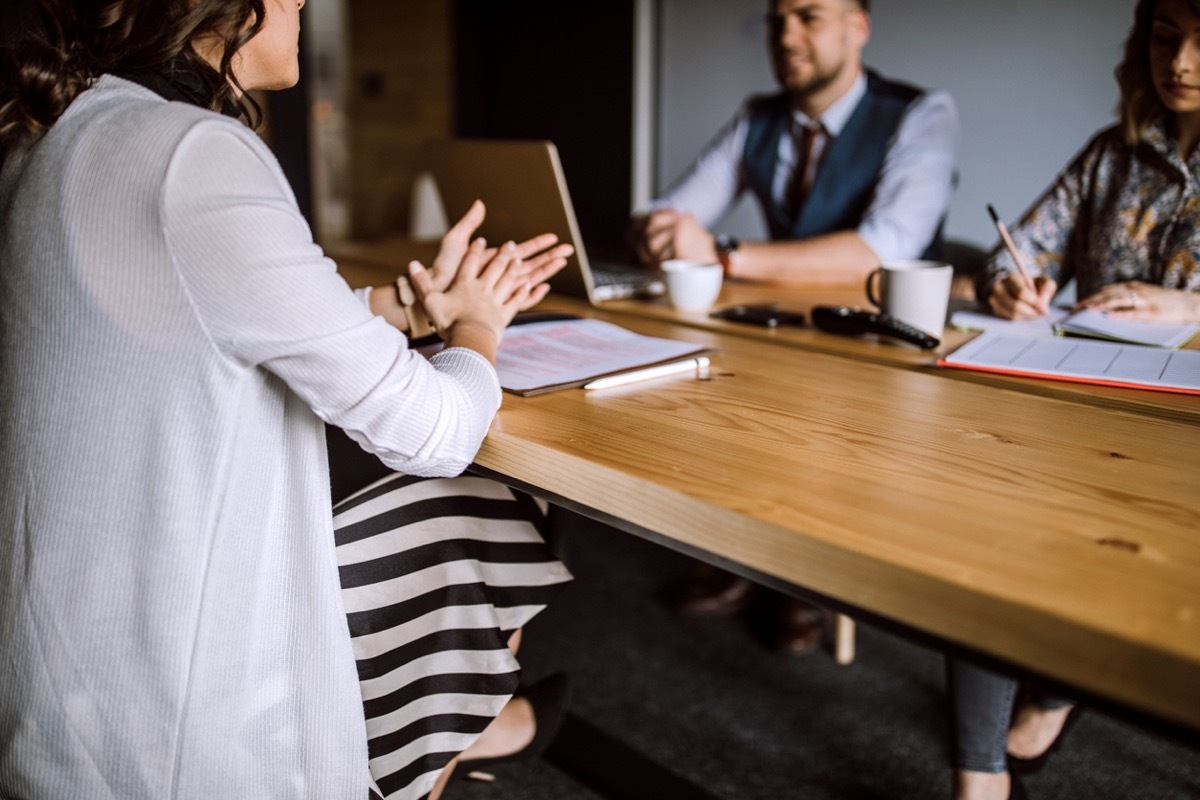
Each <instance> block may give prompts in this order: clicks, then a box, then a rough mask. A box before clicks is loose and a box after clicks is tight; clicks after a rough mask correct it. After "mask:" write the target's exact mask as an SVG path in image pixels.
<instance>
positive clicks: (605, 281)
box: [591, 264, 663, 294]
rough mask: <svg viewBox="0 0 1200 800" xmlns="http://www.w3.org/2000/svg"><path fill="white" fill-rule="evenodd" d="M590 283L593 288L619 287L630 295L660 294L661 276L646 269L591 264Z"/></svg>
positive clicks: (661, 287)
mask: <svg viewBox="0 0 1200 800" xmlns="http://www.w3.org/2000/svg"><path fill="white" fill-rule="evenodd" d="M591 270H592V283H593V285H595V286H603V287H621V288H626V289H628V291H629V293H630V294H661V293H662V291H663V283H662V276H661V275H659V274H658V273H657V272H654V271H652V270H648V269H638V268H636V267H630V266H623V265H619V264H611V265H602V264H592V265H591Z"/></svg>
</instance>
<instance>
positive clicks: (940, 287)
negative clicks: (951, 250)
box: [867, 261, 954, 339]
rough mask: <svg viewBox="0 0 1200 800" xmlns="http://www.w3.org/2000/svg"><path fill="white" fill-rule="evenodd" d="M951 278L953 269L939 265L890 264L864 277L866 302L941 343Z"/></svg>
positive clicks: (942, 263)
mask: <svg viewBox="0 0 1200 800" xmlns="http://www.w3.org/2000/svg"><path fill="white" fill-rule="evenodd" d="M953 278H954V267H952V266H950V265H949V264H947V263H945V262H942V261H889V262H887V263H884V264H881V265H880V266H879V268H878V269H876V270H875V271H874V272H872V273H871V274H870V275H868V276H867V299H868V300H870V301H871V302H872V303H874V304H875V305H876V306H878V307H879V309H880V310H881V311H883V313H885V314H887V315H888V316H891V317H895V318H896V319H898V320H901V321H902V322H907V323H908V324H909V325H913V326H915V327H917V328H920V329H921V330H923V331H925V332H926V333H929V334H931V335H933V336H936V337H937V338H939V339H940V338H942V333H943V332H944V331H945V328H946V310H947V308H948V306H949V304H950V282H951V281H952V280H953ZM876 279H878V280H876ZM877 282H878V284H879V291H878V293H876V291H875V284H876V283H877Z"/></svg>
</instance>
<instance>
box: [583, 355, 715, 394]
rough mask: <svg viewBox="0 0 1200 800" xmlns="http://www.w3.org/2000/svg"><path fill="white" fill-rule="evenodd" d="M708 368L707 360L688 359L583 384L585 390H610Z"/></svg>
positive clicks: (702, 358)
mask: <svg viewBox="0 0 1200 800" xmlns="http://www.w3.org/2000/svg"><path fill="white" fill-rule="evenodd" d="M707 366H708V358H706V357H705V356H700V357H699V358H689V359H688V360H687V361H676V362H674V363H672V364H660V365H659V366H657V367H647V368H646V369H635V370H633V371H632V372H622V373H621V374H620V375H609V376H608V377H607V378H597V379H596V380H594V381H590V382H589V383H585V384H584V385H583V388H585V389H611V388H612V387H614V386H624V385H625V384H627V383H633V382H634V381H644V380H648V379H650V378H662V377H665V376H667V375H678V374H679V373H681V372H696V371H699V370H701V369H704V368H705V367H707Z"/></svg>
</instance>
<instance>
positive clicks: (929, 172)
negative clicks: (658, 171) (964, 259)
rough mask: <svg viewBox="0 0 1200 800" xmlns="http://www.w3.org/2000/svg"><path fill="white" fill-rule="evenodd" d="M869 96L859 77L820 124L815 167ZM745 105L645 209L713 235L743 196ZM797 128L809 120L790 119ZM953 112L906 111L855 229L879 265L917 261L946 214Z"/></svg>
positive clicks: (790, 147)
mask: <svg viewBox="0 0 1200 800" xmlns="http://www.w3.org/2000/svg"><path fill="white" fill-rule="evenodd" d="M866 92H867V79H866V75H865V74H860V75H859V76H858V79H857V80H856V81H855V83H854V85H853V86H852V87H851V88H850V90H849V91H848V92H846V94H844V95H842V96H841V97H840V98H838V100H836V101H835V102H834V103H833V104H832V105H831V106H830V107H829V108H828V109H827V110H826V111H825V113H824V114H822V115H821V116H820V118H819V119H817V120H815V121H816V122H818V123H820V125H821V126H822V127H823V128H824V130H825V132H826V134H827V135H826V136H822V137H818V141H817V143H816V147H815V150H814V154H813V161H814V163H817V164H819V163H820V159H821V156H822V155H823V153H824V151H825V149H827V148H828V145H829V142H830V141H831V139H833V138H836V137H837V136H838V135H839V134H840V133H841V132H842V129H843V128H845V126H846V123H847V122H848V121H849V120H850V117H851V116H852V115H853V114H854V111H855V109H856V108H857V107H858V104H859V102H860V101H861V100H862V99H863V96H864V95H865V94H866ZM749 109H750V105H749V103H746V104H743V106H742V108H741V109H740V110H739V111H738V113H737V115H736V116H734V118H733V119H732V120H730V121H729V122H728V123H726V125H725V126H723V127H722V128H721V130H720V131H718V132H717V135H716V136H715V137H713V139H712V140H711V141H710V142H709V144H708V145H707V146H706V147H705V148H704V150H703V151H701V153H700V155H699V156H697V158H696V160H695V161H694V162H693V163H692V165H691V166H690V167H689V168H688V170H687V171H686V172H685V173H684V174H683V176H682V177H681V178H680V179H679V180H678V181H676V182H675V183H674V184H673V185H672V186H671V187H670V188H669V189H668V190H667V192H666V193H665V194H663V195H662V196H661V197H659V198H658V199H656V200H655V201H654V202H653V203H651V205H650V206H649V208H648V209H647V210H656V209H661V208H673V209H675V210H677V211H681V212H687V213H691V214H693V215H694V216H695V217H696V218H697V220H699V221H700V223H701V224H702V225H704V226H705V227H709V228H711V227H712V225H713V224H714V223H715V222H716V221H717V220H718V219H720V217H721V215H722V214H724V213H725V211H726V210H727V209H728V208H729V206H730V205H732V204H733V202H734V201H735V200H736V199H737V198H738V196H739V195H741V193H742V192H743V191H744V190H745V189H746V180H745V175H744V173H743V170H742V154H743V151H744V150H745V145H746V134H747V132H748V130H749V127H750V119H749ZM793 115H794V118H795V126H794V127H795V129H796V130H799V128H800V127H801V126H804V125H806V124H809V123H810V122H812V120H810V119H809V117H808V116H807V115H805V114H804V113H802V112H799V111H796V112H793ZM958 131H959V126H958V111H957V109H956V108H955V105H954V100H953V98H951V97H950V95H949V94H948V93H946V92H928V93H926V94H924V95H922V96H921V97H919V98H918V99H917V100H916V101H914V102H913V104H912V106H911V107H910V108H909V109H908V111H906V112H905V114H904V117H903V119H902V120H901V121H900V125H899V127H898V128H897V130H896V134H895V136H893V138H892V141H891V143H890V144H889V146H888V151H887V156H886V157H885V159H884V162H883V168H882V170H881V171H880V175H879V182H878V184H877V185H876V189H875V196H874V197H873V198H872V200H871V203H870V205H869V206H868V208H867V211H866V213H865V214H864V215H863V218H862V221H861V222H860V223H859V225H858V228H857V229H856V230H857V232H858V235H859V236H860V237H861V238H862V240H863V241H864V242H866V244H867V246H868V247H870V248H871V249H872V250H873V251H874V252H875V255H877V256H878V257H879V259H880V260H881V261H889V260H897V259H910V258H918V257H919V256H920V255H921V254H922V253H923V252H924V251H925V248H926V247H928V246H929V243H930V242H931V241H932V240H933V237H934V235H935V233H936V232H937V228H938V225H939V224H940V223H941V221H942V218H943V217H944V216H945V214H946V211H947V209H948V208H949V207H950V198H951V195H952V194H953V191H954V182H955V168H956V167H955V165H956V163H957V157H958ZM796 162H797V153H796V145H795V138H794V137H792V136H783V137H780V141H779V160H778V163H777V165H776V171H775V179H774V183H773V188H772V193H773V196H774V197H775V199H776V200H778V201H780V202H782V201H783V198H784V195H785V193H786V191H787V187H788V183H789V181H790V179H791V174H792V171H793V170H794V169H795V167H796Z"/></svg>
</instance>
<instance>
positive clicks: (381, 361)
mask: <svg viewBox="0 0 1200 800" xmlns="http://www.w3.org/2000/svg"><path fill="white" fill-rule="evenodd" d="M161 209H162V222H161V224H162V229H163V235H164V237H165V238H166V240H167V246H168V249H169V252H170V253H171V257H172V260H173V262H174V263H173V267H174V269H175V270H176V272H177V274H178V276H179V280H180V281H181V282H182V283H183V285H184V288H185V291H186V292H187V293H188V296H189V298H190V300H191V303H192V305H193V307H194V309H195V314H196V316H197V318H198V320H199V321H200V324H201V325H202V326H203V327H204V329H205V331H206V332H207V335H208V336H209V337H210V339H211V342H212V345H213V347H214V348H215V349H216V350H217V351H218V353H219V354H220V356H221V357H222V358H223V359H225V360H227V362H228V363H229V365H230V368H231V369H235V370H236V369H264V370H267V371H269V372H271V373H273V374H274V375H276V376H278V377H279V378H281V379H282V380H283V381H284V382H285V383H286V384H287V385H288V387H289V388H290V389H291V390H292V391H293V392H295V394H297V395H298V396H299V397H300V398H301V399H302V400H303V401H304V402H305V403H307V404H308V405H309V407H311V408H312V410H313V411H314V412H315V413H316V414H317V416H318V417H320V418H321V419H322V420H324V421H326V422H328V423H330V424H333V425H336V426H338V427H341V428H343V429H344V430H346V432H347V433H348V434H349V435H350V436H351V437H352V438H354V439H355V440H356V441H358V442H359V443H360V444H361V445H363V446H364V447H365V448H366V449H367V450H370V451H371V452H374V453H376V454H377V455H379V457H380V458H381V459H382V460H383V461H384V462H385V463H386V464H388V466H390V467H392V468H393V469H397V470H400V471H403V472H409V473H412V474H418V475H454V474H457V473H459V472H461V471H462V470H463V469H465V468H466V466H467V465H468V464H470V462H471V460H472V459H473V457H474V455H475V452H476V450H478V448H479V445H480V444H481V443H482V441H483V437H484V436H485V435H486V433H487V429H488V426H489V424H490V423H491V419H492V417H493V416H494V414H495V412H496V410H497V409H498V408H499V405H500V387H499V383H498V381H497V378H496V374H495V370H494V369H493V368H492V366H491V364H489V363H488V362H487V360H486V359H485V358H484V357H483V356H481V355H479V354H478V353H475V352H473V351H470V350H465V349H462V348H451V349H448V350H445V351H443V352H442V353H441V354H439V355H438V356H436V357H435V358H434V359H432V360H426V359H425V358H424V357H423V356H421V355H420V354H418V353H415V352H414V351H412V350H410V349H409V347H408V341H407V339H406V337H405V336H404V335H403V334H402V333H401V332H400V331H398V330H396V329H395V328H393V327H392V326H390V325H388V324H387V323H386V322H385V321H384V320H383V319H382V318H379V317H375V316H373V315H372V314H371V313H370V311H369V310H367V309H366V308H365V306H364V303H363V302H362V299H360V298H359V297H356V296H355V294H354V293H353V292H352V291H351V290H350V289H349V287H347V285H346V283H345V281H343V280H342V279H341V277H340V276H339V275H338V274H337V272H336V269H335V266H334V264H333V262H331V261H330V260H329V259H327V258H325V257H324V255H323V254H322V252H321V250H320V248H319V247H318V246H317V245H316V244H315V243H314V242H313V240H312V235H311V232H310V230H309V228H308V225H307V223H306V222H305V221H304V219H303V217H302V216H301V215H300V213H299V209H298V208H297V206H296V203H295V200H294V197H293V195H292V193H291V190H290V188H289V187H288V185H287V181H286V179H285V178H284V177H283V174H282V172H281V171H280V169H279V167H278V164H277V163H276V162H275V160H274V157H273V156H272V155H271V154H270V151H269V150H267V149H266V147H265V145H263V144H262V143H261V141H260V140H259V139H258V138H257V137H256V136H255V135H254V134H253V133H252V132H250V131H248V130H246V129H244V128H242V127H241V126H240V125H238V124H236V123H233V122H231V121H227V120H224V119H214V120H205V121H202V122H199V123H197V124H196V125H195V126H193V127H192V128H191V130H190V131H189V132H188V133H187V134H186V135H185V136H184V137H183V138H182V139H181V141H180V143H179V146H178V147H177V149H176V152H175V154H174V157H173V158H172V161H171V165H170V167H169V168H168V170H167V173H166V177H165V180H164V186H163V189H162V198H161Z"/></svg>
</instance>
